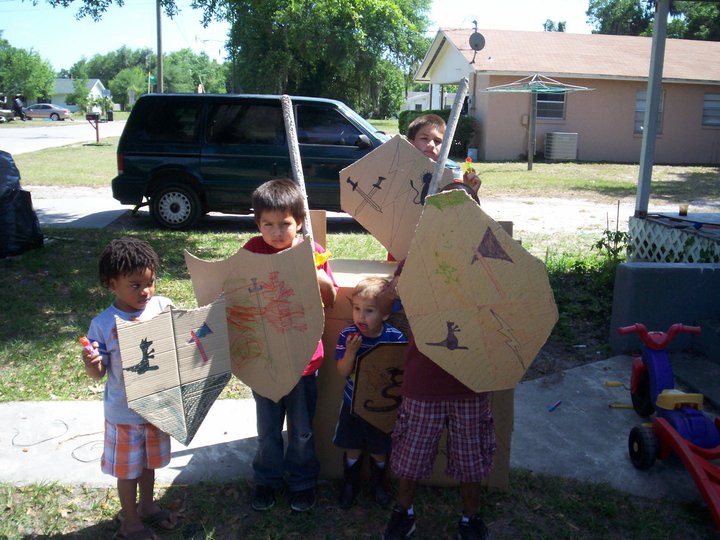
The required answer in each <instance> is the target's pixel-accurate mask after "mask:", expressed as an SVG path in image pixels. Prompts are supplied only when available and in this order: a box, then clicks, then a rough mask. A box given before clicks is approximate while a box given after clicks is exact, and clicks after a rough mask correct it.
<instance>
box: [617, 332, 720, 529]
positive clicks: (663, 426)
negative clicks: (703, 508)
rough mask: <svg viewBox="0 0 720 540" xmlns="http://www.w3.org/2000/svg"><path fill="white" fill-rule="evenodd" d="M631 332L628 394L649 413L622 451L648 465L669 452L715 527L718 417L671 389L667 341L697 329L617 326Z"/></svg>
mask: <svg viewBox="0 0 720 540" xmlns="http://www.w3.org/2000/svg"><path fill="white" fill-rule="evenodd" d="M618 332H619V333H620V334H623V335H624V334H630V333H636V334H638V336H639V337H640V340H641V341H642V343H643V347H642V353H641V355H640V356H636V357H635V358H634V359H633V364H632V375H631V379H630V395H631V398H632V403H633V408H634V409H635V412H637V413H638V414H639V415H640V416H642V417H649V416H651V415H653V414H654V416H653V417H652V421H651V423H649V424H642V425H640V426H636V427H634V428H632V430H631V431H630V436H629V438H628V452H629V454H630V460H631V461H632V464H633V465H634V466H635V467H636V468H637V469H640V470H645V469H649V468H650V467H652V465H653V464H654V463H655V460H656V458H660V459H668V458H669V457H670V456H671V455H672V453H673V452H675V453H676V454H677V455H678V456H679V457H680V459H681V461H682V463H683V465H684V466H685V468H686V469H687V471H688V472H689V473H690V475H691V476H692V478H693V480H694V481H695V484H696V485H697V487H698V489H699V490H700V493H701V494H702V496H703V498H704V499H705V502H706V503H707V504H708V507H709V508H710V511H711V513H712V516H713V519H714V520H715V524H716V525H717V526H718V527H720V467H718V466H717V465H715V464H714V463H712V461H711V460H714V459H718V458H720V421H719V420H718V418H715V419H713V418H711V417H710V415H709V414H707V413H705V412H703V410H702V408H703V395H702V394H694V393H686V392H682V391H681V390H678V389H676V388H675V383H674V377H673V372H672V366H671V364H670V358H669V356H668V353H667V351H666V347H667V345H668V344H669V343H670V342H671V341H672V340H673V338H674V337H675V336H676V335H677V334H679V333H683V332H684V333H690V334H699V333H700V327H698V326H685V325H683V324H673V325H672V326H670V328H669V329H668V331H667V332H656V331H652V332H649V331H648V330H647V328H646V327H645V325H643V324H640V323H636V324H634V325H631V326H625V327H622V328H619V329H618Z"/></svg>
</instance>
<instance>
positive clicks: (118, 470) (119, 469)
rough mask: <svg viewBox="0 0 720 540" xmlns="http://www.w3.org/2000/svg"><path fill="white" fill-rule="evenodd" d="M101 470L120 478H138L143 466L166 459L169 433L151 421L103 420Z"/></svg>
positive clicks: (162, 463) (155, 466) (160, 464)
mask: <svg viewBox="0 0 720 540" xmlns="http://www.w3.org/2000/svg"><path fill="white" fill-rule="evenodd" d="M100 463H101V466H102V472H104V473H105V474H109V475H112V476H114V477H115V478H119V479H121V480H134V479H136V478H140V475H141V474H142V472H143V469H159V468H160V467H164V466H165V465H167V464H168V463H170V436H169V435H168V434H167V433H165V432H163V431H160V430H159V429H158V428H156V427H155V426H153V425H152V424H113V423H112V422H108V421H107V420H105V448H104V451H103V455H102V458H101V460H100Z"/></svg>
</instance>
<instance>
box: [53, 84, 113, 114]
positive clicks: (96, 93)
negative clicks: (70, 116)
mask: <svg viewBox="0 0 720 540" xmlns="http://www.w3.org/2000/svg"><path fill="white" fill-rule="evenodd" d="M74 84H75V79H55V89H54V90H53V95H52V98H51V100H50V101H51V103H54V104H55V105H59V106H61V107H66V108H67V109H69V110H70V111H71V112H76V111H79V110H80V107H78V106H77V105H68V104H67V102H66V98H67V95H68V94H71V93H73V91H74V90H75V87H74ZM87 89H88V95H89V96H90V99H96V98H101V97H103V96H104V95H108V92H107V90H106V89H105V85H103V83H102V82H101V81H100V79H88V80H87Z"/></svg>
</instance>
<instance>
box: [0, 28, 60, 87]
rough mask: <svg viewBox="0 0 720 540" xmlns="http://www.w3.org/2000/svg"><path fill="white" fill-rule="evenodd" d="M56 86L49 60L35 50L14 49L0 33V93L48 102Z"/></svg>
mask: <svg viewBox="0 0 720 540" xmlns="http://www.w3.org/2000/svg"><path fill="white" fill-rule="evenodd" d="M54 84H55V73H54V72H53V70H52V67H51V66H50V63H49V62H48V61H47V60H43V59H42V58H41V57H40V55H39V54H38V53H37V52H35V51H33V50H25V49H17V48H15V47H12V46H11V45H10V43H9V42H8V41H7V40H5V39H2V32H1V31H0V93H4V94H6V95H8V96H12V95H16V94H17V95H21V96H24V97H25V99H26V100H28V101H30V100H32V101H34V100H39V99H45V100H47V99H48V98H49V97H50V96H51V95H52V91H53V86H54Z"/></svg>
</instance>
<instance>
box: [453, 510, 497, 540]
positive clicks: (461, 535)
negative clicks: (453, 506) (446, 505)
mask: <svg viewBox="0 0 720 540" xmlns="http://www.w3.org/2000/svg"><path fill="white" fill-rule="evenodd" d="M457 537H458V540H486V539H487V538H490V534H489V532H488V528H487V527H486V526H485V523H484V522H483V520H482V518H480V516H479V515H478V514H475V515H474V516H473V517H471V518H470V521H466V522H463V521H462V519H461V520H460V523H459V524H458V534H457Z"/></svg>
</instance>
